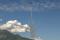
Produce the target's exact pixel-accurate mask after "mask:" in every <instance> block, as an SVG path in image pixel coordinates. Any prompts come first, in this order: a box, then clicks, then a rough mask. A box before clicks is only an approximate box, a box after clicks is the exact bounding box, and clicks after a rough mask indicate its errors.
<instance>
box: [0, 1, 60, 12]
mask: <svg viewBox="0 0 60 40" xmlns="http://www.w3.org/2000/svg"><path fill="white" fill-rule="evenodd" d="M46 9H47V10H50V9H51V10H52V9H60V3H55V2H46V3H43V2H42V3H40V2H32V4H27V3H25V4H24V3H22V4H18V3H9V4H2V3H0V10H2V11H9V12H15V11H41V10H46Z"/></svg>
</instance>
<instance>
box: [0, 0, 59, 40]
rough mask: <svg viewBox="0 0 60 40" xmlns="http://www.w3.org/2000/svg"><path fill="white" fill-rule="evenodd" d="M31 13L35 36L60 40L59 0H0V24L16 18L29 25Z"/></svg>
mask: <svg viewBox="0 0 60 40" xmlns="http://www.w3.org/2000/svg"><path fill="white" fill-rule="evenodd" d="M31 13H32V20H33V27H34V29H35V33H36V35H37V36H40V37H41V38H42V39H43V40H60V0H0V23H1V24H3V23H5V22H6V21H8V20H13V19H16V20H18V21H19V22H21V23H22V24H29V25H30V24H31V20H30V18H31V17H30V14H31ZM18 34H20V35H22V36H27V37H28V35H30V33H18Z"/></svg>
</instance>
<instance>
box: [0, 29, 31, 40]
mask: <svg viewBox="0 0 60 40" xmlns="http://www.w3.org/2000/svg"><path fill="white" fill-rule="evenodd" d="M0 40H32V39H28V38H24V37H21V36H19V35H14V34H12V33H10V32H8V31H6V30H0Z"/></svg>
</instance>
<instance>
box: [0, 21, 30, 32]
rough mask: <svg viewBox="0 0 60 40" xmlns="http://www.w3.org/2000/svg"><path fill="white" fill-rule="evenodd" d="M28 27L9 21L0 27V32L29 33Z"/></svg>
mask: <svg viewBox="0 0 60 40" xmlns="http://www.w3.org/2000/svg"><path fill="white" fill-rule="evenodd" d="M30 29H31V28H30V27H29V25H27V24H25V25H22V24H21V23H20V22H18V21H17V20H10V21H7V22H6V23H5V24H3V25H0V30H7V31H9V32H12V33H15V32H30Z"/></svg>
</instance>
